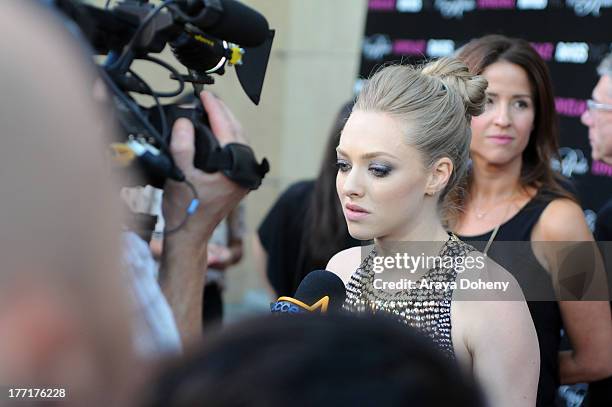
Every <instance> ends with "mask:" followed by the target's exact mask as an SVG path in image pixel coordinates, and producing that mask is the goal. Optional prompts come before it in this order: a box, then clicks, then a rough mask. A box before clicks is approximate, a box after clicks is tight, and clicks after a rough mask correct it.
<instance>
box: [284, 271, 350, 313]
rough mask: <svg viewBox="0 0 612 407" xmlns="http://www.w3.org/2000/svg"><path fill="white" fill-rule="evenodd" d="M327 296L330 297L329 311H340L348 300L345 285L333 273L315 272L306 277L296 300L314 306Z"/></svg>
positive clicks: (298, 290) (297, 292) (296, 294)
mask: <svg viewBox="0 0 612 407" xmlns="http://www.w3.org/2000/svg"><path fill="white" fill-rule="evenodd" d="M326 295H327V296H329V309H330V310H339V309H340V308H341V307H342V304H343V303H344V300H345V298H346V288H345V287H344V283H343V282H342V280H341V279H340V277H338V276H337V275H335V274H334V273H332V272H331V271H327V270H315V271H311V272H310V273H308V274H307V275H306V277H304V279H303V280H302V282H301V283H300V285H299V287H298V288H297V291H296V292H295V296H294V298H295V299H296V300H300V301H302V302H304V303H306V304H308V305H312V304H314V303H315V302H317V301H319V300H320V299H321V298H323V297H325V296H326Z"/></svg>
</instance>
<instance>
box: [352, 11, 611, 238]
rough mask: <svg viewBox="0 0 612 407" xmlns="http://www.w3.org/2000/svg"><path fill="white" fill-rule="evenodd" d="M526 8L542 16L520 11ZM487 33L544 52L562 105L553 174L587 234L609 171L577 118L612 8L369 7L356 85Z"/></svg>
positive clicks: (607, 192) (606, 191)
mask: <svg viewBox="0 0 612 407" xmlns="http://www.w3.org/2000/svg"><path fill="white" fill-rule="evenodd" d="M529 6H531V7H534V6H535V7H542V6H545V8H543V9H533V8H525V7H529ZM406 7H407V8H408V9H406ZM401 9H403V10H409V11H400V10H401ZM461 11H463V12H461ZM493 33H495V34H504V35H508V36H512V37H520V38H524V39H526V40H528V41H529V42H531V43H538V44H544V45H542V46H541V47H539V49H540V50H541V51H543V52H540V55H542V56H543V57H544V59H545V60H546V61H547V63H548V66H549V68H550V71H551V74H552V77H553V81H554V84H555V97H556V98H557V100H558V99H562V100H561V101H557V108H558V109H557V110H558V112H559V115H560V116H559V117H560V127H561V142H560V145H561V153H562V160H561V161H562V162H561V163H560V165H559V163H556V164H557V165H556V168H560V169H561V170H562V171H563V173H564V174H565V175H566V176H568V177H569V178H570V179H571V180H572V182H573V183H574V184H575V186H576V188H577V191H578V194H579V197H580V199H581V201H582V206H583V208H584V209H585V214H586V216H587V221H588V222H589V224H590V226H592V224H593V222H594V220H595V217H594V216H595V213H594V212H597V211H598V210H599V209H600V207H601V206H602V205H603V203H604V201H606V200H607V199H608V198H609V197H610V196H611V195H612V166H607V165H605V164H603V163H595V165H594V163H593V162H592V160H591V148H590V146H589V142H588V132H587V129H586V127H584V126H583V125H582V124H581V123H580V114H581V113H582V112H583V111H584V109H585V108H586V103H585V101H586V100H587V99H589V98H590V96H591V91H592V89H593V87H594V86H595V84H596V83H597V80H598V75H597V72H596V68H597V65H598V64H599V62H600V61H601V60H602V59H603V57H604V56H605V54H606V53H608V52H610V51H612V42H611V41H612V1H607V0H567V1H561V0H552V1H551V0H549V1H541V0H536V1H533V0H531V1H529V0H525V1H521V0H456V1H449V0H423V1H419V0H369V4H368V14H367V20H366V29H365V37H364V42H363V49H362V57H361V65H360V67H361V68H360V78H367V77H368V76H370V74H371V73H372V72H373V71H374V70H375V69H376V68H377V67H378V66H380V64H382V63H385V62H390V61H403V62H409V63H413V62H419V61H421V60H423V59H424V58H431V57H439V56H443V55H446V54H445V53H444V52H442V53H440V52H433V51H431V52H430V50H429V49H428V48H427V44H428V43H429V41H430V40H452V41H453V44H452V46H451V47H449V48H447V51H448V50H449V49H450V50H451V51H452V50H453V49H455V50H456V49H458V48H459V47H461V46H462V45H463V44H465V43H467V42H468V41H469V40H470V39H472V38H475V37H480V36H482V35H485V34H493ZM397 40H411V41H415V42H412V43H409V44H411V45H413V46H412V47H409V49H405V50H404V51H399V50H396V49H394V47H393V45H394V44H395V41H397ZM559 43H562V44H559ZM577 43H578V44H577ZM579 43H583V44H579ZM587 47H588V50H587ZM568 48H569V49H568ZM564 50H565V52H564ZM576 50H577V51H576ZM373 51H375V52H373ZM376 53H377V55H374V54H376ZM562 54H563V55H565V58H563V57H562ZM587 54H588V56H587ZM358 86H359V81H358V84H357V87H358ZM564 102H565V103H564ZM553 165H554V164H553Z"/></svg>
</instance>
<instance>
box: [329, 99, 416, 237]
mask: <svg viewBox="0 0 612 407" xmlns="http://www.w3.org/2000/svg"><path fill="white" fill-rule="evenodd" d="M403 129H404V128H403V127H402V124H401V123H400V122H399V121H398V120H397V119H395V118H393V117H391V116H389V115H387V114H385V113H379V112H363V111H354V112H353V113H352V114H351V116H350V117H349V119H348V121H347V122H346V125H345V127H344V130H343V132H342V136H341V137H340V144H339V145H338V148H337V152H338V154H337V157H338V160H337V165H338V175H337V177H336V188H337V191H338V196H339V197H340V202H341V204H342V209H343V211H344V217H345V218H346V222H347V225H348V229H349V232H350V234H351V235H352V236H353V237H354V238H356V239H359V240H370V239H374V238H387V239H389V240H402V236H404V234H405V232H406V231H409V230H410V228H411V225H412V224H414V223H415V218H416V217H418V215H419V213H420V212H421V208H422V205H423V199H424V195H425V187H426V184H427V175H426V171H425V169H424V167H423V163H422V158H421V155H420V153H419V152H418V151H417V150H416V149H415V148H414V147H411V146H409V145H408V144H407V143H406V140H405V137H406V135H405V133H404V131H403Z"/></svg>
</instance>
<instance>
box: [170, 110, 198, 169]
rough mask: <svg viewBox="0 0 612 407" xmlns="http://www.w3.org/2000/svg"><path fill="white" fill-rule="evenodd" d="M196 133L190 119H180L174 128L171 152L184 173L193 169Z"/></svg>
mask: <svg viewBox="0 0 612 407" xmlns="http://www.w3.org/2000/svg"><path fill="white" fill-rule="evenodd" d="M194 143H195V131H194V129H193V124H192V123H191V122H190V121H189V119H185V118H180V119H178V120H177V121H175V122H174V125H173V126H172V140H171V142H170V152H171V153H172V157H173V158H174V162H175V163H176V165H177V166H178V167H179V168H180V169H181V171H183V172H184V173H187V172H189V170H191V169H193V157H194V154H195V144H194Z"/></svg>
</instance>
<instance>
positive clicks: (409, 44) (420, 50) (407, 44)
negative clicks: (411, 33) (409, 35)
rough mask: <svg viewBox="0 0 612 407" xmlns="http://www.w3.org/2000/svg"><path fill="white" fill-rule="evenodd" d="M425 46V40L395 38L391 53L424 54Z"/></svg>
mask: <svg viewBox="0 0 612 407" xmlns="http://www.w3.org/2000/svg"><path fill="white" fill-rule="evenodd" d="M426 48H427V41H425V40H395V42H394V43H393V53H394V54H396V55H424V54H425V49H426Z"/></svg>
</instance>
